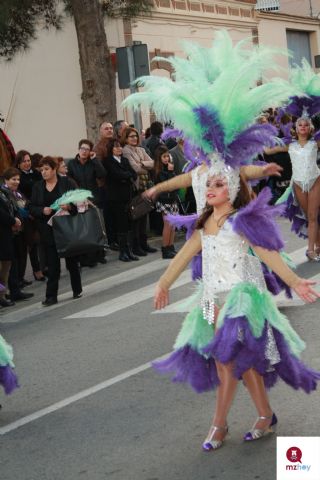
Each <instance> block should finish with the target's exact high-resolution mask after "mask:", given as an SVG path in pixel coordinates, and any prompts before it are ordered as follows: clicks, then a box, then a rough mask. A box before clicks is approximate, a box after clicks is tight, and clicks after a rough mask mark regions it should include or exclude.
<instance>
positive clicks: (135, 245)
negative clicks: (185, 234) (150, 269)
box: [132, 238, 147, 257]
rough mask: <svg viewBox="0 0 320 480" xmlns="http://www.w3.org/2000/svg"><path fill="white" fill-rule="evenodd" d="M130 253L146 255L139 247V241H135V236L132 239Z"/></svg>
mask: <svg viewBox="0 0 320 480" xmlns="http://www.w3.org/2000/svg"><path fill="white" fill-rule="evenodd" d="M132 253H133V254H134V255H138V257H146V256H147V252H145V251H144V250H142V248H141V246H140V245H139V242H138V241H137V239H136V238H135V239H134V240H133V248H132Z"/></svg>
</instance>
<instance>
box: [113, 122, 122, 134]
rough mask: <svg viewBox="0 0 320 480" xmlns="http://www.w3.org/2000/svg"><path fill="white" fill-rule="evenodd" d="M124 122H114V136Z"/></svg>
mask: <svg viewBox="0 0 320 480" xmlns="http://www.w3.org/2000/svg"><path fill="white" fill-rule="evenodd" d="M124 121H125V120H116V121H115V122H114V124H113V130H114V133H115V134H116V135H118V133H119V130H120V128H121V125H122V124H123V122H124Z"/></svg>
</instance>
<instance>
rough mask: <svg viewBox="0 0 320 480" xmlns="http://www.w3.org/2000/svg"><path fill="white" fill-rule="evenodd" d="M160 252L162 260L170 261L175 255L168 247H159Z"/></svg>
mask: <svg viewBox="0 0 320 480" xmlns="http://www.w3.org/2000/svg"><path fill="white" fill-rule="evenodd" d="M161 251H162V258H164V259H171V258H174V257H175V255H176V254H175V253H173V252H172V250H170V246H167V247H161Z"/></svg>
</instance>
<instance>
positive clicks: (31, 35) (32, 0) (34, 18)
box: [0, 0, 152, 60]
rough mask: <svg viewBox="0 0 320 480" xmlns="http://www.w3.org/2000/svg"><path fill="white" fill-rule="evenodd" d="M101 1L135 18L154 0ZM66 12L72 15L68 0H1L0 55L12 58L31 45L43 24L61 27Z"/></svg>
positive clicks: (108, 9) (111, 11)
mask: <svg viewBox="0 0 320 480" xmlns="http://www.w3.org/2000/svg"><path fill="white" fill-rule="evenodd" d="M101 4H102V7H103V11H104V14H105V15H107V16H109V17H116V16H122V17H130V18H133V17H135V16H137V15H138V14H139V13H143V14H147V13H148V12H150V11H151V9H152V2H151V0H127V1H126V0H101ZM63 7H64V8H63ZM64 14H71V15H72V9H71V6H70V3H69V1H68V0H1V1H0V57H3V58H5V59H7V60H11V59H12V58H13V57H14V56H15V55H16V54H17V53H18V52H19V51H22V50H25V49H27V48H28V47H29V45H30V43H31V42H32V41H33V40H35V39H36V38H37V30H38V29H39V28H50V27H54V28H57V29H59V28H61V26H62V23H63V18H64Z"/></svg>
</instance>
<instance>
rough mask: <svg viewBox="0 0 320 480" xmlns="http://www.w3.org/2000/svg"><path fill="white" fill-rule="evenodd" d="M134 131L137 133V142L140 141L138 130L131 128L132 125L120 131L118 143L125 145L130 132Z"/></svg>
mask: <svg viewBox="0 0 320 480" xmlns="http://www.w3.org/2000/svg"><path fill="white" fill-rule="evenodd" d="M132 132H134V133H136V134H137V135H138V144H139V143H140V136H139V132H138V130H137V129H136V128H133V127H127V128H126V129H125V130H124V132H123V133H122V135H121V138H120V143H121V145H122V146H123V145H126V144H127V139H128V137H129V135H130V133H132Z"/></svg>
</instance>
